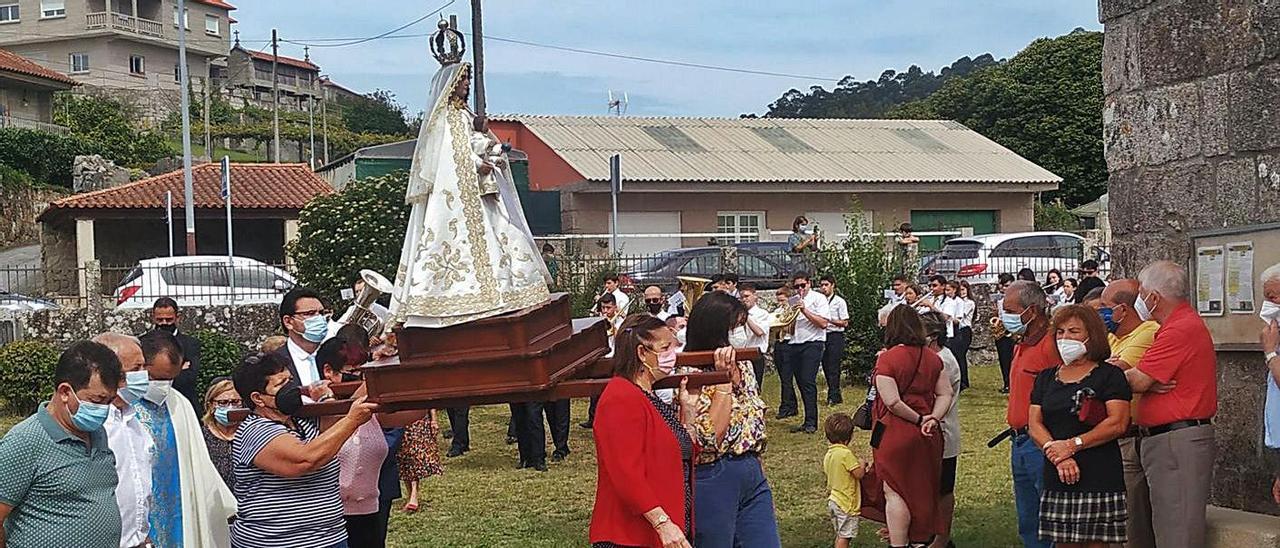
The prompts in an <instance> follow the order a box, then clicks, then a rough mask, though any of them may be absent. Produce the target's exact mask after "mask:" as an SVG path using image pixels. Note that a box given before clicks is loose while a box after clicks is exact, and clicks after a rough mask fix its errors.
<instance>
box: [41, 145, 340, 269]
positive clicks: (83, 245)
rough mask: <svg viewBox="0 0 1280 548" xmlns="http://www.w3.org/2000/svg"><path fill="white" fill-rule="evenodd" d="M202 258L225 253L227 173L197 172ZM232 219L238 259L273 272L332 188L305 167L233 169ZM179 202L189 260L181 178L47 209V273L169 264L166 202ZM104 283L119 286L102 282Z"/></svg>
mask: <svg viewBox="0 0 1280 548" xmlns="http://www.w3.org/2000/svg"><path fill="white" fill-rule="evenodd" d="M191 172H192V182H193V191H194V194H193V198H194V199H193V202H194V206H195V216H196V245H197V249H196V251H197V253H198V254H201V255H222V254H226V252H227V241H226V240H227V236H226V234H227V228H226V226H227V225H226V202H224V201H223V198H222V179H221V168H220V166H219V164H216V163H205V164H199V165H196V166H193V167H192V169H191ZM231 189H232V191H231V218H232V225H233V231H234V238H235V242H234V244H235V248H234V249H235V254H236V255H237V256H241V257H251V258H254V259H258V260H261V261H263V262H266V263H269V264H280V263H283V262H284V261H285V243H286V242H288V241H290V240H292V239H293V238H294V237H296V236H297V227H298V213H299V212H300V211H301V210H302V208H303V207H304V206H306V205H307V202H309V201H311V199H312V198H315V197H316V196H320V195H324V194H329V193H331V192H333V188H332V187H330V186H329V185H328V183H326V182H325V181H324V180H323V179H321V178H319V177H317V176H316V175H315V173H314V172H312V171H311V169H310V168H309V167H307V166H306V165H304V164H240V163H232V164H231ZM167 194H168V195H170V196H172V200H173V242H174V253H175V254H177V255H185V254H186V229H185V221H184V203H183V182H182V170H177V171H171V172H169V173H164V174H161V175H157V176H154V177H148V178H146V179H141V180H138V181H133V182H130V183H126V184H124V185H120V186H118V187H114V188H107V189H103V190H96V191H93V192H86V193H83V194H77V195H74V196H69V197H67V198H63V199H61V200H58V201H55V202H53V203H50V204H49V207H48V208H47V209H45V211H44V213H42V214H41V215H40V217H39V219H38V221H39V222H40V225H41V242H40V245H41V255H42V260H43V264H44V267H45V269H46V270H47V271H65V270H69V269H71V268H75V267H82V266H84V265H85V264H86V263H87V262H89V261H91V260H97V261H98V262H99V263H100V264H101V265H103V267H104V269H108V268H116V267H118V268H129V267H132V266H133V265H135V264H136V263H137V262H138V261H140V260H142V259H149V258H153V257H162V256H166V255H168V253H169V234H168V231H167V227H166V207H165V205H166V195H167ZM104 282H105V283H108V284H110V283H114V282H115V280H114V279H112V278H111V275H110V274H104Z"/></svg>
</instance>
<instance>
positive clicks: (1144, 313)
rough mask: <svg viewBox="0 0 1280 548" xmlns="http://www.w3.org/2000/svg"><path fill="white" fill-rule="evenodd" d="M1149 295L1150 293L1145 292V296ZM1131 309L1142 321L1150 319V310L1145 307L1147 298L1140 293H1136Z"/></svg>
mask: <svg viewBox="0 0 1280 548" xmlns="http://www.w3.org/2000/svg"><path fill="white" fill-rule="evenodd" d="M1150 296H1151V293H1147V297H1150ZM1133 310H1134V311H1135V312H1137V313H1138V318H1139V319H1141V320H1142V321H1144V322H1146V321H1150V320H1151V312H1152V310H1151V309H1150V308H1147V299H1146V298H1144V297H1143V296H1142V294H1138V299H1137V300H1136V301H1134V303H1133Z"/></svg>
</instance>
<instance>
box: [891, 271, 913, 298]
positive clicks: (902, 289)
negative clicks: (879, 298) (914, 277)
mask: <svg viewBox="0 0 1280 548" xmlns="http://www.w3.org/2000/svg"><path fill="white" fill-rule="evenodd" d="M910 285H911V282H909V281H907V277H906V276H903V275H902V274H899V275H897V276H894V277H893V296H892V297H890V298H889V304H902V303H905V302H907V298H906V297H903V296H902V294H903V293H906V291H907V287H909V286H910Z"/></svg>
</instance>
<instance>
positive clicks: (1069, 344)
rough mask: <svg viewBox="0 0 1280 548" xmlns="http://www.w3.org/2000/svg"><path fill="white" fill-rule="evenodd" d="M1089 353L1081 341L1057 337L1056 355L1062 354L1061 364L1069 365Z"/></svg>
mask: <svg viewBox="0 0 1280 548" xmlns="http://www.w3.org/2000/svg"><path fill="white" fill-rule="evenodd" d="M1088 353H1089V348H1088V347H1086V346H1085V345H1084V343H1083V342H1080V341H1077V340H1075V339H1058V355H1059V356H1062V364H1063V365H1069V364H1072V363H1075V361H1076V360H1078V359H1080V358H1083V357H1084V355H1085V354H1088Z"/></svg>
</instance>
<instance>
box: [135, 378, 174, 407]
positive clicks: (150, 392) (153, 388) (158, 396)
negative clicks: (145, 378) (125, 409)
mask: <svg viewBox="0 0 1280 548" xmlns="http://www.w3.org/2000/svg"><path fill="white" fill-rule="evenodd" d="M172 386H173V381H151V382H149V383H147V393H146V394H143V395H142V399H144V400H147V401H149V402H151V403H154V404H156V405H160V404H162V403H164V400H165V398H168V397H169V388H170V387H172Z"/></svg>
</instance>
